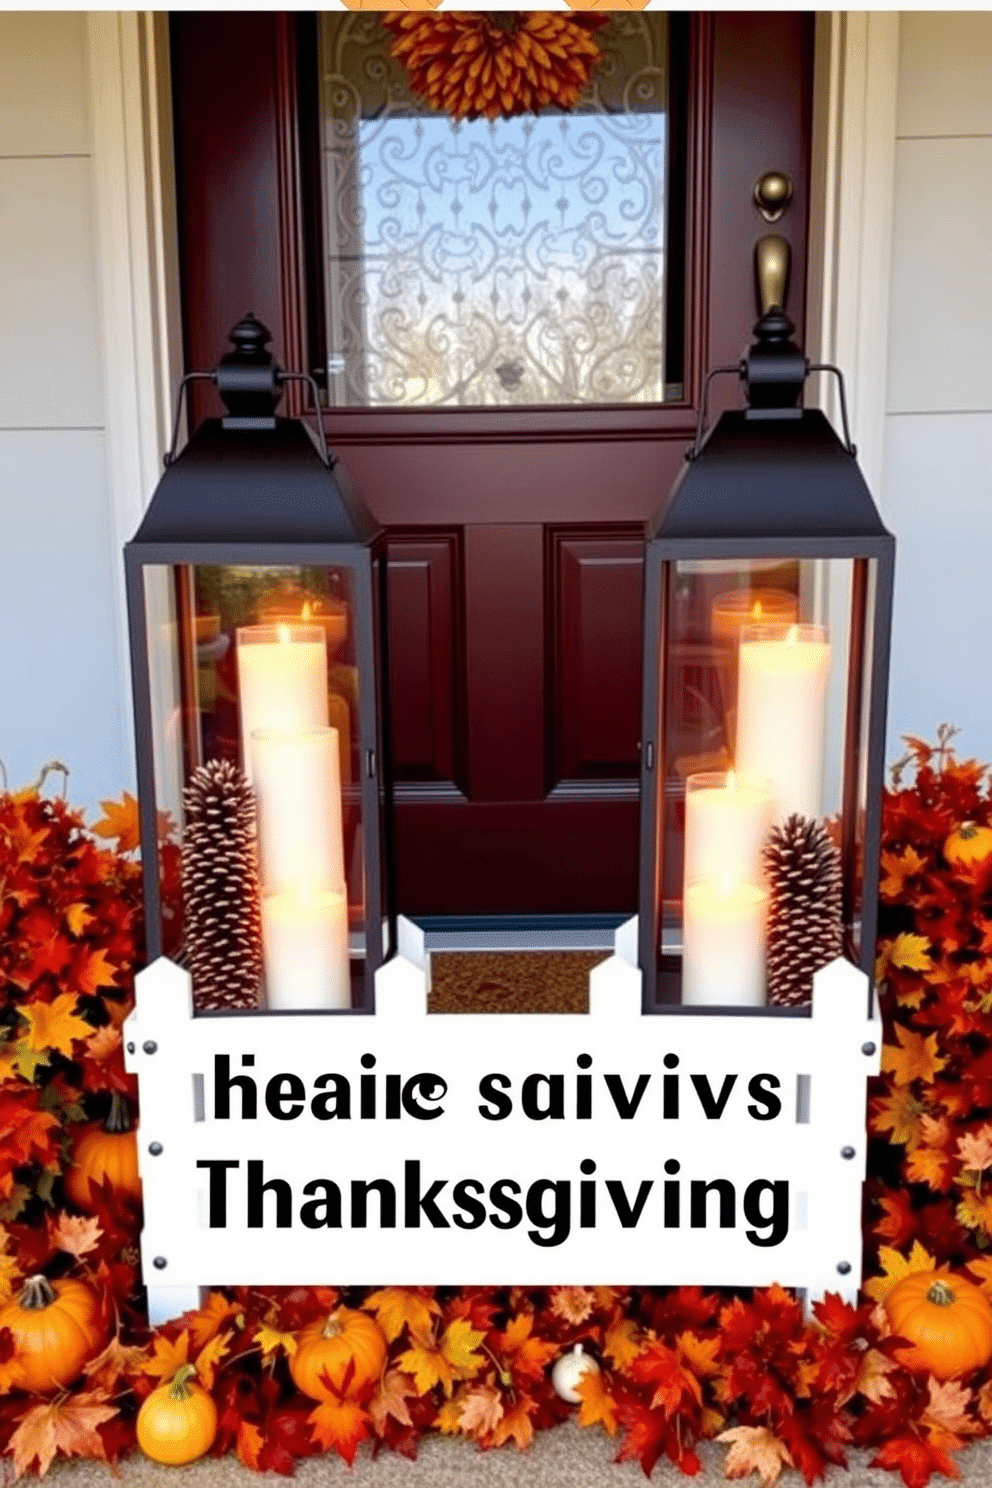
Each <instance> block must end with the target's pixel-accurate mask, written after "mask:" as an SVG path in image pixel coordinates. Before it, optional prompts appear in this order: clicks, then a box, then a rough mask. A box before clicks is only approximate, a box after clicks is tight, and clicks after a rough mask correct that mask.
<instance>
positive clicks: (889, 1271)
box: [864, 1240, 937, 1302]
mask: <svg viewBox="0 0 992 1488" xmlns="http://www.w3.org/2000/svg"><path fill="white" fill-rule="evenodd" d="M878 1259H879V1261H880V1262H881V1265H882V1274H881V1276H873V1277H872V1278H871V1279H870V1280H869V1281H866V1282H865V1284H864V1290H865V1291H866V1292H867V1293H868V1296H869V1297H871V1298H872V1300H873V1301H875V1302H884V1301H885V1299H886V1297H887V1296H888V1295H889V1293H890V1292H891V1290H892V1288H893V1287H894V1286H895V1284H896V1282H897V1281H902V1279H903V1277H904V1276H910V1275H912V1273H913V1272H914V1271H934V1270H936V1267H937V1262H936V1261H935V1260H934V1258H933V1256H932V1255H930V1253H929V1252H928V1251H926V1250H924V1248H923V1246H922V1245H921V1244H920V1242H919V1241H918V1240H914V1241H913V1248H912V1250H911V1251H910V1252H909V1257H908V1259H907V1257H906V1256H903V1255H900V1253H899V1251H898V1250H893V1249H892V1247H891V1246H890V1245H882V1246H880V1247H879V1251H878Z"/></svg>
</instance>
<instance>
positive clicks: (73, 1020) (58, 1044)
mask: <svg viewBox="0 0 992 1488" xmlns="http://www.w3.org/2000/svg"><path fill="white" fill-rule="evenodd" d="M78 1002H79V999H78V998H77V996H76V994H75V992H63V993H61V995H60V996H58V997H56V998H55V1000H54V1001H53V1002H29V1003H26V1004H24V1005H23V1006H22V1007H21V1008H20V1009H19V1012H20V1014H21V1017H22V1018H25V1019H26V1020H27V1024H28V1031H27V1033H26V1034H25V1035H24V1043H25V1045H26V1046H27V1048H29V1049H57V1050H58V1051H59V1053H60V1054H65V1055H66V1057H67V1058H68V1057H71V1055H72V1045H73V1040H75V1039H88V1038H89V1037H90V1036H91V1034H92V1033H93V1024H92V1023H87V1022H86V1020H85V1019H84V1018H77V1017H76V1007H77V1005H78Z"/></svg>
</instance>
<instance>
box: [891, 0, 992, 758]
mask: <svg viewBox="0 0 992 1488" xmlns="http://www.w3.org/2000/svg"><path fill="white" fill-rule="evenodd" d="M990 77H992V14H981V13H978V14H949V13H944V14H937V13H928V12H906V13H904V14H903V15H902V16H901V19H900V55H899V99H898V122H897V139H896V180H895V212H894V231H893V249H892V293H891V319H890V336H889V379H888V399H887V417H886V441H885V445H886V447H885V493H884V505H885V512H886V517H887V519H888V521H889V522H890V524H891V526H892V528H893V530H894V532H895V534H896V538H897V558H896V609H895V628H894V635H893V657H892V682H891V694H890V703H889V749H888V754H889V758H890V759H893V758H895V757H896V755H897V754H899V753H900V752H901V750H900V736H901V735H902V734H904V733H917V734H924V735H927V736H930V737H933V735H934V732H935V729H936V726H937V724H938V723H941V722H944V721H946V722H950V723H955V724H957V725H958V726H959V727H960V728H961V731H962V732H961V737H960V739H959V741H958V742H959V749H960V750H961V751H963V752H964V753H967V754H974V755H978V756H979V757H980V758H982V759H985V760H992V662H990V649H989V640H988V635H989V627H988V622H987V620H986V617H985V602H986V600H987V596H988V585H989V577H990V575H992V273H990V266H992V184H990V183H992V89H990V88H989V78H990Z"/></svg>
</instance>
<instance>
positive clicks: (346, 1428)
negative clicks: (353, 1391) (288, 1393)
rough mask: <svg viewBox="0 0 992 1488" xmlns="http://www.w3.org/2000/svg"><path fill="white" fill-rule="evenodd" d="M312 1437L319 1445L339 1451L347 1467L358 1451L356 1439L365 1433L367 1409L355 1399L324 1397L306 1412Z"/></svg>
mask: <svg viewBox="0 0 992 1488" xmlns="http://www.w3.org/2000/svg"><path fill="white" fill-rule="evenodd" d="M307 1421H308V1422H309V1423H310V1426H311V1428H312V1431H313V1436H314V1440H315V1441H318V1442H320V1445H321V1446H322V1447H333V1448H334V1450H335V1451H336V1452H340V1454H341V1456H342V1457H343V1458H344V1460H345V1462H347V1464H348V1466H349V1467H350V1466H351V1465H352V1463H353V1462H354V1460H355V1453H356V1452H357V1451H358V1443H359V1442H360V1441H364V1440H365V1438H366V1437H367V1436H368V1434H369V1433H368V1425H369V1418H368V1413H367V1412H366V1411H364V1410H363V1409H362V1407H361V1406H360V1405H359V1404H358V1402H357V1400H347V1399H346V1400H325V1401H324V1402H323V1404H321V1405H318V1407H317V1409H316V1410H315V1411H311V1412H310V1414H309V1416H307Z"/></svg>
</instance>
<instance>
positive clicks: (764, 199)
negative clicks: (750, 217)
mask: <svg viewBox="0 0 992 1488" xmlns="http://www.w3.org/2000/svg"><path fill="white" fill-rule="evenodd" d="M791 200H792V182H791V181H790V180H789V177H788V176H787V175H786V174H785V171H765V173H764V175H762V176H759V177H758V179H757V181H756V182H755V184H754V204H755V206H756V207H757V209H758V211H759V212H760V213H761V215H762V217H763V218H764V219H765V221H766V222H777V221H778V220H779V218H780V217H781V216H782V214H783V213H784V211H785V209H786V207H787V206H788V205H789V203H790V202H791Z"/></svg>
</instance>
